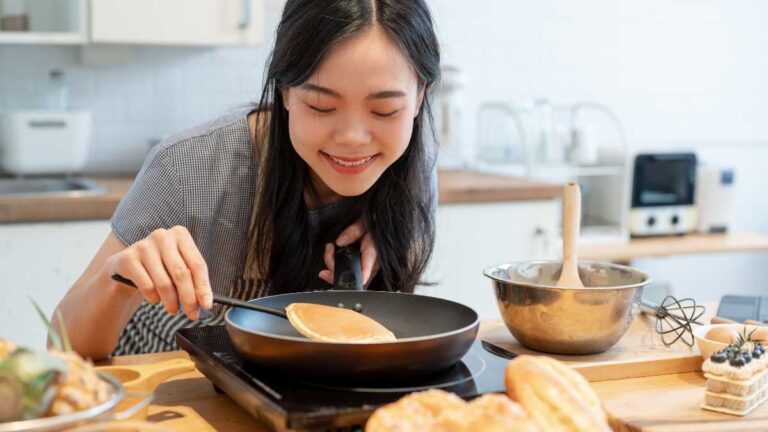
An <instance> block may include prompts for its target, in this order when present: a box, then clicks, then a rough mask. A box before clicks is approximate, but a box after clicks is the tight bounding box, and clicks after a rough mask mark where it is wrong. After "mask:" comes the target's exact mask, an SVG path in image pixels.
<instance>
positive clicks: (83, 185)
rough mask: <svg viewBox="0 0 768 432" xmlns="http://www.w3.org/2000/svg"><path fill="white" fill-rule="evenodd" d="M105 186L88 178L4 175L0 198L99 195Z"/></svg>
mask: <svg viewBox="0 0 768 432" xmlns="http://www.w3.org/2000/svg"><path fill="white" fill-rule="evenodd" d="M105 191H106V187H105V186H104V185H102V184H100V183H98V182H96V181H95V180H93V179H89V178H67V177H44V178H41V177H6V178H0V198H2V197H7V198H16V197H18V198H21V197H25V198H26V197H29V198H31V197H41V198H42V197H74V196H83V195H100V194H103V193H104V192H105Z"/></svg>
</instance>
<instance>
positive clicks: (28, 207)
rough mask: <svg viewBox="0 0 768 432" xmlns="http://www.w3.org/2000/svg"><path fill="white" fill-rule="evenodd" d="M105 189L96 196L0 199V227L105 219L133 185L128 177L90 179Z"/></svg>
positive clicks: (75, 195)
mask: <svg viewBox="0 0 768 432" xmlns="http://www.w3.org/2000/svg"><path fill="white" fill-rule="evenodd" d="M90 178H92V179H93V180H94V181H96V182H97V183H99V184H100V185H103V186H104V187H105V188H106V191H105V192H104V193H99V194H93V195H89V194H77V193H72V194H67V195H61V196H53V195H52V196H39V197H28V196H25V197H11V196H2V197H0V223H6V222H44V221H74V220H93V219H109V218H110V217H111V216H112V213H114V212H115V208H117V204H118V203H120V200H122V199H123V196H125V194H126V193H127V192H128V189H129V188H130V187H131V184H132V183H133V178H132V177H90Z"/></svg>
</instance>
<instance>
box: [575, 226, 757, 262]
mask: <svg viewBox="0 0 768 432" xmlns="http://www.w3.org/2000/svg"><path fill="white" fill-rule="evenodd" d="M760 251H762V252H768V234H763V233H727V234H687V235H684V236H668V237H652V238H634V239H631V240H630V241H628V242H626V243H616V244H595V245H582V246H581V247H579V258H580V259H584V260H604V261H614V262H629V261H631V260H633V259H637V258H650V257H666V256H672V255H681V254H695V253H715V252H760Z"/></svg>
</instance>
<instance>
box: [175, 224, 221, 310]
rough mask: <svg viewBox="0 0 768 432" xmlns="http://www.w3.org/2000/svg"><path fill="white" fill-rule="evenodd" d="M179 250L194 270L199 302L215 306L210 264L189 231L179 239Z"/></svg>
mask: <svg viewBox="0 0 768 432" xmlns="http://www.w3.org/2000/svg"><path fill="white" fill-rule="evenodd" d="M179 252H180V253H181V256H182V258H184V261H185V262H186V264H187V267H188V268H189V270H190V271H191V272H192V281H193V284H194V289H195V295H196V297H197V303H198V304H200V306H202V307H203V308H205V309H210V308H211V307H213V290H212V289H211V283H210V279H209V277H208V266H207V265H206V264H205V259H204V258H203V254H201V253H200V251H199V250H198V249H197V246H196V245H195V242H194V240H192V236H191V235H189V233H187V235H185V236H182V237H181V238H180V239H179Z"/></svg>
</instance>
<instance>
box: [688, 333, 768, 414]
mask: <svg viewBox="0 0 768 432" xmlns="http://www.w3.org/2000/svg"><path fill="white" fill-rule="evenodd" d="M701 369H702V370H703V371H704V377H706V378H707V391H706V393H705V395H704V403H703V404H702V405H701V407H702V408H704V409H706V410H710V411H717V412H722V413H726V414H732V415H739V416H744V415H747V414H749V413H750V412H751V411H752V410H753V409H755V408H756V407H757V406H758V405H760V404H761V403H763V402H764V401H765V400H766V398H768V356H766V355H765V348H764V346H763V344H762V343H761V342H753V341H749V340H747V341H744V340H742V341H741V342H740V343H736V344H731V345H728V346H727V347H726V348H725V349H723V350H721V351H718V352H716V353H714V354H712V355H711V356H710V357H709V358H708V359H706V360H705V361H704V364H703V365H702V366H701Z"/></svg>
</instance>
